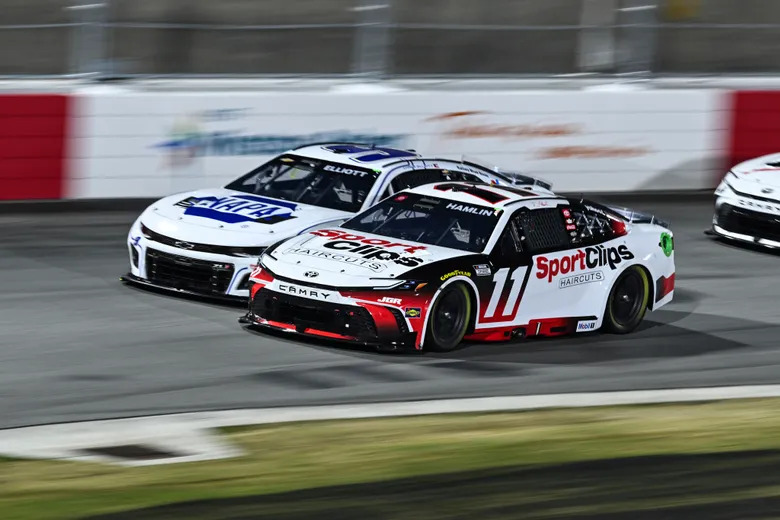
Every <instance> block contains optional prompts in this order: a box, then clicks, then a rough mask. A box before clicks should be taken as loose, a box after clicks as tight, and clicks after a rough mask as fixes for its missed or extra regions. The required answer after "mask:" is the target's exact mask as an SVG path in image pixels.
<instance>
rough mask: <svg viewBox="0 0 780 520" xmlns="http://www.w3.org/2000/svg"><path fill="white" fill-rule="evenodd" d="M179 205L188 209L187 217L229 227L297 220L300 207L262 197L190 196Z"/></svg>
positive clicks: (178, 203) (185, 211)
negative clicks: (296, 214)
mask: <svg viewBox="0 0 780 520" xmlns="http://www.w3.org/2000/svg"><path fill="white" fill-rule="evenodd" d="M175 205H176V206H180V207H183V208H186V209H185V210H184V214H185V215H190V216H193V217H202V218H207V219H211V220H218V221H220V222H225V223H226V224H237V223H239V222H256V223H259V224H275V223H277V222H281V221H284V220H289V219H291V218H295V217H294V216H293V214H292V212H293V211H294V210H295V208H297V205H296V204H295V203H293V202H287V201H284V200H276V199H269V198H267V197H260V196H258V195H229V196H226V197H215V196H209V197H189V198H187V199H184V200H182V201H180V202H177V203H176V204H175Z"/></svg>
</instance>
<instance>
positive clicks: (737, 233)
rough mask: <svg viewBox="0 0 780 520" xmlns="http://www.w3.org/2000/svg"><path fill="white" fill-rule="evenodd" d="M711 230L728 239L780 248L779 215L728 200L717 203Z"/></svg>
mask: <svg viewBox="0 0 780 520" xmlns="http://www.w3.org/2000/svg"><path fill="white" fill-rule="evenodd" d="M712 231H713V233H715V234H716V235H718V236H721V237H723V238H727V239H730V240H736V241H740V242H746V243H750V244H754V245H758V246H763V247H767V248H772V249H777V248H780V215H774V214H771V213H764V212H761V211H753V210H750V209H746V208H743V207H738V206H735V205H733V204H730V203H729V202H722V203H720V204H718V205H717V207H716V210H715V215H714V216H713V219H712Z"/></svg>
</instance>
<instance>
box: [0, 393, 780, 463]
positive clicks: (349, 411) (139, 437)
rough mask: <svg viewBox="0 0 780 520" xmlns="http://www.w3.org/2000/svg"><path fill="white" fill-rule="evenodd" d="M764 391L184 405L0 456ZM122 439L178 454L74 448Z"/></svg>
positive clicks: (222, 449)
mask: <svg viewBox="0 0 780 520" xmlns="http://www.w3.org/2000/svg"><path fill="white" fill-rule="evenodd" d="M764 397H780V385H763V386H762V385H756V386H727V387H709V388H687V389H669V390H632V391H625V392H594V393H578V394H548V395H526V396H503V397H478V398H469V399H436V400H428V401H403V402H394V403H365V404H347V405H329V406H300V407H288V408H256V409H245V410H224V411H215V412H191V413H179V414H169V415H155V416H147V417H134V418H128V419H110V420H103V421H87V422H74V423H63V424H52V425H44V426H30V427H25V428H13V429H7V430H0V455H4V456H8V457H18V458H30V459H67V460H83V461H94V462H109V463H117V464H122V465H127V466H141V465H151V464H166V463H174V462H191V461H197V460H210V459H218V458H226V457H234V456H238V455H240V453H241V452H240V451H239V450H237V449H235V448H234V447H232V446H229V445H228V444H226V443H225V442H224V441H223V440H222V439H221V438H220V437H219V436H218V435H215V434H214V433H213V430H214V429H215V428H222V427H227V426H246V425H253V424H272V423H287V422H299V421H324V420H338V419H366V418H379V417H402V416H412V415H430V414H445V413H469V412H499V411H513V410H537V409H544V408H582V407H593V406H614V405H630V404H660V403H679V402H697V401H720V400H730V399H755V398H764ZM124 445H144V446H149V447H153V448H156V449H159V450H163V451H170V452H173V453H177V454H180V456H178V457H175V458H164V459H152V460H123V459H117V458H113V457H107V456H96V455H85V454H83V453H82V451H81V450H85V449H90V448H96V447H107V446H124Z"/></svg>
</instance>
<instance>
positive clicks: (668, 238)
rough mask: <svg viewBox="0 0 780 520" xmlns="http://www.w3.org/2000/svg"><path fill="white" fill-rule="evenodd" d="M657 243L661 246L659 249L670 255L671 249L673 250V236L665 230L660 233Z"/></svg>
mask: <svg viewBox="0 0 780 520" xmlns="http://www.w3.org/2000/svg"><path fill="white" fill-rule="evenodd" d="M658 245H659V246H661V251H663V252H664V254H665V255H666V256H672V251H674V238H673V237H672V235H671V234H669V233H667V232H666V231H664V232H663V233H661V241H660V242H659V243H658Z"/></svg>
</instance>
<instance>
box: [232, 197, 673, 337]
mask: <svg viewBox="0 0 780 520" xmlns="http://www.w3.org/2000/svg"><path fill="white" fill-rule="evenodd" d="M674 283H675V264H674V238H673V234H672V232H671V230H670V229H669V227H668V225H667V224H666V223H665V222H663V221H660V220H658V219H657V218H656V217H654V216H652V215H647V214H642V213H637V212H633V211H631V210H625V209H620V208H610V207H606V206H602V205H600V204H597V203H594V202H590V201H584V200H573V199H568V198H565V197H561V196H556V195H554V194H551V193H549V192H541V191H537V190H534V189H533V188H525V189H518V188H512V187H502V186H491V185H487V184H477V183H460V182H452V183H437V184H433V185H425V186H420V187H416V188H412V189H409V190H405V191H403V192H401V193H398V194H395V195H393V196H392V197H390V198H388V199H385V200H383V201H382V202H380V203H378V204H377V205H375V206H373V207H371V208H369V209H367V210H365V211H364V212H362V213H360V214H358V215H357V216H355V217H353V218H352V219H350V220H348V221H346V222H345V223H344V224H342V225H341V226H338V227H335V226H334V227H328V228H323V229H318V230H312V231H309V232H306V233H303V234H302V235H300V236H296V237H294V238H291V239H287V240H283V241H280V242H278V243H276V244H274V245H273V246H271V247H269V248H268V249H267V250H266V251H265V253H264V254H263V255H262V257H261V260H260V263H259V265H258V266H256V267H255V269H254V270H253V272H252V275H251V277H250V293H251V300H250V304H249V309H248V312H247V314H246V316H244V317H242V318H241V320H240V321H241V322H242V323H244V324H245V325H248V326H250V327H260V328H271V329H277V330H281V331H287V332H291V333H296V334H303V335H309V336H315V337H324V338H330V339H336V340H341V341H347V342H351V343H358V344H363V345H372V346H377V347H382V348H389V349H401V348H412V349H417V350H422V349H428V350H435V351H449V350H453V349H455V348H457V346H458V345H459V344H460V343H461V341H462V340H463V339H471V340H479V341H504V340H508V339H511V338H516V337H534V336H559V335H564V334H571V333H580V332H591V331H595V330H599V329H606V330H609V331H612V332H615V333H628V332H631V331H633V330H635V329H636V328H637V327H638V326H639V324H640V323H641V322H642V320H643V318H644V316H645V313H646V311H647V310H651V311H653V310H657V309H659V308H660V307H662V306H663V305H666V304H667V303H669V302H670V301H671V300H672V298H673V294H674Z"/></svg>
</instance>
